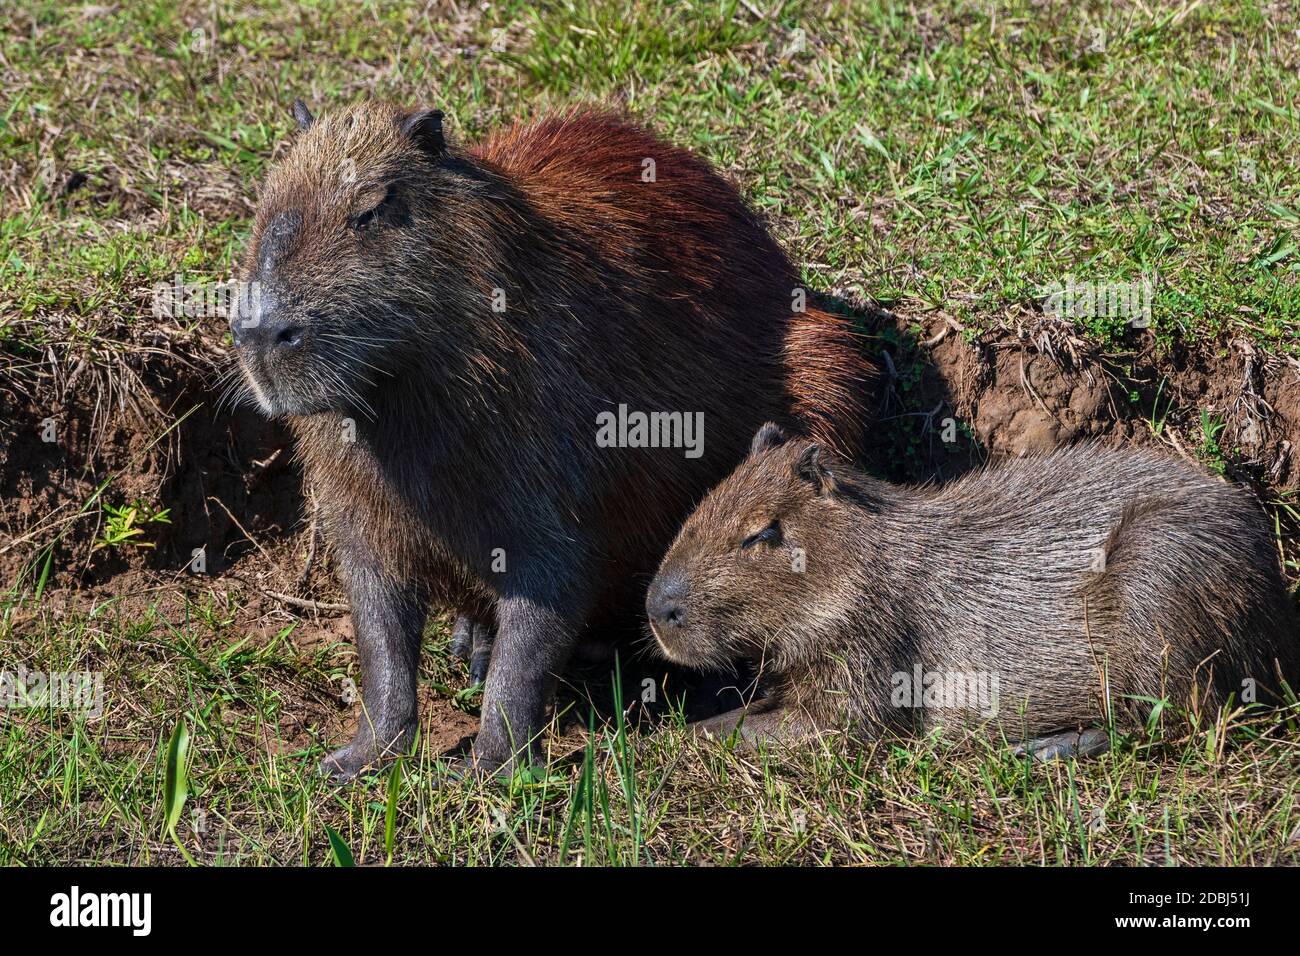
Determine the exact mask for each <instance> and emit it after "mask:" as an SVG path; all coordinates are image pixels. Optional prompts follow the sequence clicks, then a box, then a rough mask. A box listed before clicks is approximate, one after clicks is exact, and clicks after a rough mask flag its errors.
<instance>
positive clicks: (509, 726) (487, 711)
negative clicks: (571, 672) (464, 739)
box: [472, 597, 577, 772]
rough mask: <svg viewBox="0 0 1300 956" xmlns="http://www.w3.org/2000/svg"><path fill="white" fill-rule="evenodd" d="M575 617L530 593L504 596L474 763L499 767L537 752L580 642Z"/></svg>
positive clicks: (479, 767) (486, 767)
mask: <svg viewBox="0 0 1300 956" xmlns="http://www.w3.org/2000/svg"><path fill="white" fill-rule="evenodd" d="M576 636H577V629H576V627H575V626H574V624H573V623H572V621H571V620H570V619H569V618H568V617H567V616H566V615H562V614H560V613H559V612H558V611H556V610H555V609H554V606H553V605H552V603H551V602H546V603H543V602H541V601H537V600H533V599H531V598H525V597H506V598H502V600H501V602H500V604H499V605H498V607H497V636H496V643H495V644H494V645H493V648H492V661H491V664H490V665H489V667H488V675H487V685H486V686H485V687H484V690H483V707H482V717H481V721H480V725H479V732H478V737H476V738H475V740H474V750H473V755H472V761H473V764H474V767H475V769H477V770H479V771H489V772H491V771H496V770H500V769H502V768H503V767H509V766H512V765H513V764H514V763H515V762H528V761H531V760H532V759H533V758H534V757H535V756H536V744H537V738H538V737H539V735H540V734H541V732H542V724H543V722H544V720H545V715H546V706H547V704H548V703H550V700H551V698H552V696H553V695H554V693H555V685H556V682H557V680H558V675H559V674H560V673H561V672H562V671H563V670H564V666H565V664H566V663H567V662H568V660H569V656H570V655H571V654H572V652H573V647H574V644H575V642H576Z"/></svg>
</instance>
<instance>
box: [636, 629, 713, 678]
mask: <svg viewBox="0 0 1300 956" xmlns="http://www.w3.org/2000/svg"><path fill="white" fill-rule="evenodd" d="M666 630H668V631H669V634H670V635H671V636H666V635H665V633H663V631H661V629H660V628H659V627H656V626H655V624H654V623H653V622H651V624H650V632H651V633H652V634H654V638H655V643H656V644H657V645H658V646H659V653H660V654H662V655H663V656H664V657H665V658H667V659H668V660H669V661H671V662H672V663H674V664H681V665H682V666H683V667H691V668H695V669H696V670H707V669H708V668H710V667H712V666H713V665H714V663H715V662H714V661H713V660H712V659H711V658H710V657H709V655H707V654H700V653H698V651H697V650H696V648H698V647H699V646H700V641H701V638H700V636H699V635H698V634H695V633H693V632H691V631H679V630H675V629H666Z"/></svg>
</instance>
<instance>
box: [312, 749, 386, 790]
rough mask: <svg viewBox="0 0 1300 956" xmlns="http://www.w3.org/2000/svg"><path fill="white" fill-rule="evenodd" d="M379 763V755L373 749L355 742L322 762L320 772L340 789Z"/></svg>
mask: <svg viewBox="0 0 1300 956" xmlns="http://www.w3.org/2000/svg"><path fill="white" fill-rule="evenodd" d="M378 762H379V754H378V753H376V751H375V749H374V748H373V747H370V746H365V745H360V744H358V743H357V742H356V741H353V742H352V743H350V744H348V745H347V746H346V747H340V748H339V749H338V750H336V751H334V752H333V753H332V754H330V755H329V756H327V757H326V758H325V759H324V760H322V761H321V762H320V772H321V774H322V775H323V776H324V777H325V778H326V780H328V781H329V782H330V783H331V784H333V785H334V786H336V787H340V786H342V785H343V784H345V783H348V782H349V781H351V780H353V779H354V778H355V777H356V776H357V774H359V773H361V771H363V770H365V769H366V768H367V767H369V766H371V765H372V764H373V765H378Z"/></svg>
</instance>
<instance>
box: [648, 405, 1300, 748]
mask: <svg viewBox="0 0 1300 956" xmlns="http://www.w3.org/2000/svg"><path fill="white" fill-rule="evenodd" d="M646 609H647V613H648V616H649V619H650V626H651V628H652V630H653V633H654V635H655V638H656V639H657V641H658V645H659V648H660V649H661V650H662V652H663V654H665V655H666V656H667V657H668V658H669V659H671V660H673V661H676V662H679V663H683V664H687V665H690V666H694V667H699V668H715V667H723V668H725V667H727V666H728V665H729V664H730V662H732V661H735V660H750V661H753V662H755V663H756V664H757V666H758V669H759V674H760V678H759V679H760V682H761V684H762V686H763V688H764V690H765V691H766V694H765V696H764V698H763V699H762V700H761V701H760V702H757V703H755V704H752V705H751V706H750V708H749V710H748V712H747V713H746V712H745V711H744V709H743V708H742V709H741V710H737V711H734V712H731V713H729V714H725V715H723V716H721V717H719V718H714V719H713V720H710V721H706V722H701V723H700V724H697V725H695V726H696V727H697V728H698V729H699V730H701V731H703V732H707V733H718V734H722V733H729V732H731V731H732V730H734V729H735V727H736V725H737V723H739V724H740V729H741V739H742V740H744V741H747V742H749V743H753V742H755V741H757V740H759V739H776V740H794V739H800V738H803V737H807V736H810V735H814V734H817V733H819V732H823V731H848V732H849V733H850V734H851V735H853V736H857V737H859V738H862V737H866V736H870V735H872V734H879V733H881V732H900V733H906V732H911V731H922V732H925V731H929V730H931V729H933V728H935V727H939V726H943V725H952V724H953V723H957V724H962V725H967V726H969V725H971V724H972V723H982V724H983V725H984V726H985V727H986V728H996V729H997V730H998V732H1000V733H1005V734H1006V735H1007V736H1008V737H1009V738H1011V739H1014V740H1020V741H1027V742H1028V743H1027V748H1028V749H1030V750H1032V751H1033V752H1035V753H1036V754H1038V755H1039V756H1043V757H1046V756H1052V755H1058V754H1063V753H1069V752H1074V751H1079V752H1087V751H1090V750H1094V749H1096V748H1097V746H1098V745H1099V744H1102V745H1104V743H1105V740H1106V737H1105V735H1104V733H1102V732H1101V731H1100V730H1098V729H1096V728H1098V727H1099V725H1102V724H1104V720H1105V715H1106V713H1107V710H1106V708H1108V707H1109V708H1110V710H1109V713H1110V715H1111V716H1112V717H1113V719H1115V720H1117V721H1118V720H1120V719H1121V718H1123V717H1125V716H1137V715H1140V714H1141V713H1143V712H1146V711H1149V709H1150V706H1151V705H1152V703H1153V702H1154V701H1156V700H1159V699H1162V698H1164V699H1168V700H1169V701H1170V702H1171V703H1173V704H1175V705H1177V706H1179V707H1182V708H1185V709H1186V710H1188V711H1189V712H1190V713H1193V714H1196V713H1204V712H1210V713H1212V712H1213V711H1214V709H1215V708H1217V707H1219V706H1220V705H1221V704H1223V703H1225V702H1226V701H1227V700H1228V698H1229V696H1230V695H1235V697H1234V699H1235V700H1236V701H1237V702H1238V703H1242V702H1250V701H1256V700H1257V701H1259V702H1261V703H1264V702H1272V703H1278V702H1281V701H1283V700H1285V699H1286V697H1285V691H1284V690H1283V689H1282V683H1283V680H1285V681H1286V683H1287V684H1288V685H1289V686H1290V687H1291V688H1293V689H1294V688H1297V687H1298V686H1300V685H1298V684H1297V682H1296V679H1297V674H1298V673H1300V667H1298V666H1297V665H1298V662H1300V643H1298V642H1300V631H1298V630H1297V626H1296V619H1295V615H1294V608H1293V606H1292V604H1291V601H1290V599H1289V597H1288V595H1287V593H1286V588H1285V585H1284V582H1283V579H1282V576H1281V572H1280V569H1279V567H1278V558H1277V553H1276V551H1275V548H1274V545H1273V542H1272V540H1271V538H1270V535H1269V533H1268V529H1267V526H1266V524H1265V522H1264V521H1263V515H1262V514H1261V513H1260V511H1259V509H1258V508H1257V507H1256V506H1255V505H1254V503H1253V502H1252V501H1251V500H1250V498H1249V497H1248V495H1247V494H1246V493H1245V492H1243V491H1241V490H1240V489H1237V488H1234V487H1231V486H1229V485H1227V484H1225V483H1223V482H1221V481H1218V480H1214V479H1211V478H1207V477H1205V476H1203V475H1201V474H1199V473H1198V472H1197V471H1195V470H1194V469H1193V468H1190V467H1188V466H1187V465H1185V464H1183V463H1182V462H1179V461H1175V460H1168V459H1165V458H1162V457H1158V456H1155V455H1151V454H1147V453H1143V452H1136V451H1108V450H1104V449H1103V448H1101V447H1098V446H1095V445H1089V444H1083V445H1077V446H1074V447H1070V448H1065V449H1062V450H1059V451H1056V452H1054V453H1052V454H1050V455H1047V456H1044V457H1038V458H1026V459H1020V460H1015V461H1011V462H1008V463H1006V464H1004V465H1001V466H998V467H992V468H989V469H987V470H985V471H982V472H979V473H976V474H972V475H969V476H966V477H963V478H961V479H959V480H956V481H954V482H952V483H950V484H946V485H942V486H939V487H933V486H925V487H899V486H896V485H891V484H887V483H885V482H882V481H877V480H874V479H871V478H868V477H866V476H864V475H862V474H860V473H858V472H857V471H855V470H854V469H853V468H852V467H850V466H849V465H847V464H846V463H844V462H843V461H842V460H840V459H838V458H837V457H836V456H835V455H834V454H833V453H830V452H828V451H826V450H824V449H823V448H822V447H820V446H819V445H818V444H816V443H815V442H810V441H806V440H803V439H799V438H795V437H791V436H788V435H787V434H786V433H785V432H784V431H783V430H782V429H781V428H780V427H778V426H777V425H774V424H768V425H766V426H764V427H763V428H762V429H761V430H760V431H759V432H758V434H757V435H756V436H755V437H754V441H753V445H752V447H751V451H750V456H749V457H748V458H747V459H746V460H745V461H744V462H743V463H742V464H741V465H740V466H739V468H737V470H736V471H735V472H734V473H733V474H732V475H730V476H729V477H728V478H727V479H725V480H724V481H723V482H722V483H721V484H720V485H718V487H716V488H715V489H714V490H713V491H711V492H710V493H709V495H708V496H707V497H706V498H705V500H704V501H703V502H702V503H701V505H700V506H699V508H698V509H697V510H696V511H695V513H694V514H692V515H691V517H690V518H689V519H687V521H686V523H685V524H684V526H683V527H682V529H681V532H680V533H679V534H678V536H677V539H676V541H675V542H674V544H673V545H672V547H671V548H670V549H669V551H668V553H667V555H666V556H665V557H664V559H663V563H662V565H661V566H660V568H659V572H658V574H657V575H656V577H655V579H654V581H653V582H652V584H651V587H650V589H649V591H648V596H647V600H646ZM742 718H743V720H742ZM1047 735H1051V736H1047Z"/></svg>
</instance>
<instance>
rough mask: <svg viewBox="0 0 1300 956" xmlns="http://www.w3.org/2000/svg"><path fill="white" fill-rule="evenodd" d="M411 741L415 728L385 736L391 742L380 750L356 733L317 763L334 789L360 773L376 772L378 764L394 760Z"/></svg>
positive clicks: (364, 736) (406, 748)
mask: <svg viewBox="0 0 1300 956" xmlns="http://www.w3.org/2000/svg"><path fill="white" fill-rule="evenodd" d="M414 738H415V727H414V726H412V727H409V728H407V729H406V730H403V731H400V732H398V733H395V734H391V735H389V739H390V740H391V741H392V742H391V743H390V744H388V746H386V747H380V746H379V744H378V742H377V741H376V739H375V738H374V737H372V736H370V735H369V734H358V735H357V736H356V739H354V740H353V741H352V743H350V744H348V745H347V746H346V747H341V748H339V749H338V750H336V751H334V752H333V753H332V754H330V755H329V756H327V757H326V758H325V759H324V760H322V761H321V762H320V772H321V773H322V774H323V775H324V776H325V777H326V779H327V780H328V781H329V782H330V783H331V784H333V785H334V786H341V785H343V784H345V783H347V782H348V781H350V780H353V779H355V778H356V776H357V775H358V774H360V773H361V772H362V771H364V770H366V769H369V768H373V769H375V770H378V769H379V768H380V766H381V765H382V764H384V763H385V762H386V761H389V760H395V759H396V758H398V757H400V756H402V755H403V754H404V753H406V752H407V750H409V749H410V746H411V741H412V740H413V739H414Z"/></svg>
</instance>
